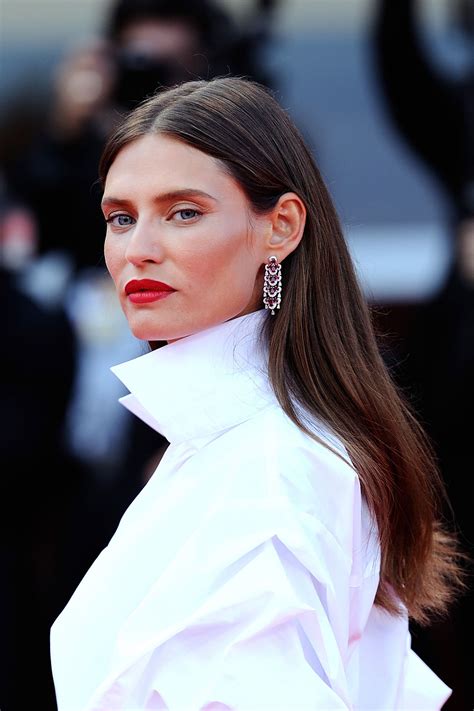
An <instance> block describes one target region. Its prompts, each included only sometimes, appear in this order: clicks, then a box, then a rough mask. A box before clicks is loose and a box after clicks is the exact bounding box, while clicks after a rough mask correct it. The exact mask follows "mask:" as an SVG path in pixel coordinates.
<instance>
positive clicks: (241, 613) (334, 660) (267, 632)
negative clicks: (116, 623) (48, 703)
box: [93, 448, 358, 711]
mask: <svg viewBox="0 0 474 711" xmlns="http://www.w3.org/2000/svg"><path fill="white" fill-rule="evenodd" d="M289 455H290V459H291V462H292V468H291V471H290V470H289V469H288V470H286V467H285V464H284V462H281V466H283V468H284V469H285V470H286V480H284V479H282V477H281V474H280V472H276V475H277V476H276V477H274V476H273V475H274V473H275V472H274V470H273V468H272V467H270V470H267V474H269V476H268V479H267V482H266V484H265V485H264V486H262V487H261V489H260V490H258V491H256V489H259V487H258V486H256V487H255V486H254V487H253V490H252V491H253V493H252V495H249V494H248V493H247V490H248V487H247V485H246V484H247V483H248V482H246V481H245V479H246V477H247V476H248V477H249V478H252V477H254V476H255V469H254V468H253V467H249V468H248V470H247V471H246V472H244V471H242V469H241V470H240V477H236V478H235V481H236V482H238V483H237V484H236V486H237V488H236V489H234V490H232V487H231V489H230V490H228V492H227V493H226V495H225V496H224V497H221V498H220V499H219V500H218V501H216V502H215V505H214V506H213V507H212V508H211V509H210V510H209V511H208V512H207V514H206V516H204V517H203V519H202V523H201V525H200V526H199V528H198V529H197V530H195V531H194V533H193V537H192V540H191V539H188V541H187V542H186V544H185V546H183V548H182V549H181V550H180V551H179V553H178V555H177V557H176V558H175V560H174V563H173V566H171V569H170V570H169V571H168V572H167V575H166V576H164V577H165V578H166V579H161V580H160V581H158V582H157V584H156V586H155V587H154V589H153V590H152V591H150V593H149V595H148V597H147V599H145V600H144V601H143V603H142V605H141V606H140V609H138V610H137V611H136V612H135V613H134V615H133V620H132V619H130V620H129V622H128V624H127V625H126V626H125V627H124V628H123V629H122V631H121V635H120V639H119V640H118V641H117V645H118V649H119V651H120V648H123V649H125V648H128V649H130V646H131V645H133V644H134V640H135V639H140V640H143V639H144V637H146V629H147V627H148V629H149V634H148V652H147V653H146V654H143V655H142V656H141V660H140V663H135V664H134V665H132V666H131V667H129V668H128V669H126V670H125V671H124V672H123V673H122V674H121V676H120V677H119V678H117V679H116V680H115V682H114V684H113V685H112V686H110V687H109V688H108V689H107V690H104V691H105V693H104V694H103V695H102V696H101V698H100V700H98V701H97V703H96V704H95V705H94V706H93V708H94V710H95V711H99V710H101V711H102V710H105V709H110V708H122V709H129V710H132V709H169V710H170V711H196V710H198V709H199V710H200V711H222V710H224V709H233V710H234V709H235V710H237V709H238V710H239V711H257V710H258V711H260V710H262V711H263V710H265V709H266V710H268V711H270V710H272V711H298V710H299V709H301V710H303V709H304V710H306V709H308V711H309V709H312V710H314V709H315V708H317V709H328V710H329V709H349V708H351V702H350V695H349V690H348V684H347V679H346V675H345V660H346V657H347V654H348V646H349V632H348V619H349V607H350V604H351V582H352V574H353V561H352V556H351V554H350V551H349V552H348V551H347V550H344V547H343V544H342V541H343V540H344V536H345V534H344V532H342V537H341V538H340V539H338V538H337V537H335V535H334V534H333V533H332V532H331V531H330V530H329V529H328V527H327V526H326V525H325V523H324V521H323V520H322V518H324V516H323V517H320V516H318V515H317V508H318V507H314V506H312V505H310V506H309V508H308V506H307V505H303V504H302V502H303V500H304V499H305V497H307V496H308V495H309V492H308V491H307V490H305V481H308V479H307V478H306V477H309V476H310V474H311V472H310V471H309V470H308V471H304V470H305V468H308V467H309V468H310V469H313V468H314V466H315V462H314V460H313V458H312V456H309V457H307V458H306V459H305V457H303V456H302V452H299V453H298V452H296V451H294V450H292V449H291V448H290V450H289ZM325 456H326V455H324V457H325ZM324 457H323V459H322V460H321V461H320V467H321V471H320V476H322V477H324V476H325V474H326V475H327V471H326V469H327V466H328V465H329V466H330V467H334V466H336V467H338V466H339V465H337V464H336V465H335V464H334V460H335V459H337V458H336V457H335V456H334V455H333V454H330V455H329V457H328V458H327V459H324ZM295 462H299V464H298V466H295ZM240 463H241V462H240ZM355 482H356V480H355V478H354V477H353V476H346V475H345V488H346V489H347V492H345V493H343V492H340V496H339V501H340V502H341V501H342V505H345V504H346V503H347V505H348V506H349V510H348V511H347V510H346V514H347V515H346V517H345V521H346V523H345V526H346V527H348V528H350V529H351V530H352V514H353V510H354V509H353V506H354V496H355V497H356V502H357V501H358V498H357V497H358V491H357V488H356V487H355ZM295 486H296V489H295V490H293V487H295ZM357 505H358V504H357ZM170 589H172V590H175V591H176V594H175V595H174V597H173V600H172V601H170V599H169V592H168V595H166V594H165V593H164V591H165V590H168V591H169V590H170ZM160 620H165V621H166V622H165V623H162V622H160ZM154 621H156V627H155V626H154ZM117 698H120V701H121V704H122V705H121V706H114V705H113V704H114V700H115V699H117Z"/></svg>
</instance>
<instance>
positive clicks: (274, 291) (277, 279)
mask: <svg viewBox="0 0 474 711" xmlns="http://www.w3.org/2000/svg"><path fill="white" fill-rule="evenodd" d="M263 303H264V304H265V308H266V309H271V311H272V316H274V315H275V309H279V308H280V303H281V264H278V259H277V258H276V257H275V255H272V256H271V257H268V263H267V264H265V279H264V283H263Z"/></svg>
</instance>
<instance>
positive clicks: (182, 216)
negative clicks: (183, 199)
mask: <svg viewBox="0 0 474 711" xmlns="http://www.w3.org/2000/svg"><path fill="white" fill-rule="evenodd" d="M200 214H201V213H200V212H199V211H198V210H193V208H191V207H185V208H183V209H182V210H177V211H176V212H175V213H174V215H173V216H176V215H179V221H180V222H183V221H187V220H192V219H194V218H195V217H197V215H200Z"/></svg>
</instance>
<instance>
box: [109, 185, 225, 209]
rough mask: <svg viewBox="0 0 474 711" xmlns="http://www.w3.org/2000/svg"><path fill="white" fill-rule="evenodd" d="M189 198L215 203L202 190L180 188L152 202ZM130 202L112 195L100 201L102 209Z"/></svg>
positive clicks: (161, 195)
mask: <svg viewBox="0 0 474 711" xmlns="http://www.w3.org/2000/svg"><path fill="white" fill-rule="evenodd" d="M191 197H201V198H205V199H207V200H213V201H214V202H217V199H216V198H215V197H213V196H212V195H209V193H206V192H204V190H198V189H197V188H180V189H177V190H170V191H168V192H166V193H161V194H160V195H157V196H156V197H155V198H154V202H158V203H159V202H169V201H170V200H176V199H178V198H191ZM130 203H131V200H127V199H123V198H119V197H113V196H112V195H110V196H107V197H104V198H103V200H102V203H101V204H102V207H106V206H107V205H129V204H130Z"/></svg>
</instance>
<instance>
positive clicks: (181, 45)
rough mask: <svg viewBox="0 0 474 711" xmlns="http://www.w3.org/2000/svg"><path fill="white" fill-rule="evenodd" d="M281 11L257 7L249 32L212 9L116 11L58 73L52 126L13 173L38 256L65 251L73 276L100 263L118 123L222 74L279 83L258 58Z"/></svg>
mask: <svg viewBox="0 0 474 711" xmlns="http://www.w3.org/2000/svg"><path fill="white" fill-rule="evenodd" d="M274 4H275V3H274V2H269V1H268V0H264V1H261V2H259V3H257V4H256V5H255V12H254V14H253V15H251V16H250V17H248V18H247V21H246V23H245V26H244V27H242V26H240V25H239V24H238V23H237V22H236V21H235V20H234V18H233V17H232V16H231V15H230V14H229V13H228V12H227V11H225V10H224V9H223V8H221V7H219V6H218V5H217V4H215V3H214V2H213V0H199V1H198V0H118V2H114V3H112V4H111V5H110V6H109V8H108V13H107V14H106V17H105V24H104V27H103V31H102V36H101V37H100V38H98V39H94V40H93V41H91V42H90V43H87V44H85V45H81V46H78V47H76V48H75V50H74V51H72V52H71V54H69V55H68V56H66V57H65V58H64V60H63V62H62V63H61V64H60V66H59V67H58V68H57V71H56V73H55V76H54V80H53V87H52V89H53V91H52V94H53V96H52V101H51V107H50V110H49V111H48V121H47V124H46V125H45V126H43V127H42V128H41V130H40V132H39V135H38V136H37V137H36V138H35V140H34V141H33V143H32V145H31V146H29V147H28V149H27V150H26V151H23V152H22V153H21V155H18V156H15V157H14V159H13V160H10V161H9V164H8V165H7V166H6V172H7V180H8V183H9V185H10V186H11V189H12V190H13V192H14V196H15V198H16V199H17V201H18V202H22V203H24V204H25V205H27V206H28V207H29V208H30V209H31V210H32V211H33V214H34V215H35V218H36V220H37V225H38V240H39V242H38V249H39V253H40V254H43V253H45V252H48V251H50V250H62V251H64V252H65V253H66V254H67V256H68V257H69V258H70V259H71V262H72V267H73V269H74V270H76V269H82V268H84V267H96V266H98V265H99V264H101V263H102V257H101V253H102V242H103V238H104V226H103V218H102V216H101V212H100V209H99V202H100V197H101V196H100V191H99V187H98V185H97V164H98V160H99V156H100V153H101V150H102V147H103V145H104V142H105V140H106V138H107V136H108V134H109V132H110V131H111V130H112V128H113V127H114V126H115V124H116V123H117V121H118V120H119V118H120V116H121V115H123V113H124V112H126V111H128V110H129V109H131V108H132V107H133V106H134V105H136V103H138V102H139V101H141V100H142V99H143V98H145V96H147V95H149V94H151V93H153V92H154V91H156V90H158V89H159V88H160V87H166V86H170V85H172V84H176V83H180V82H181V81H184V80H188V79H192V78H211V77H212V76H216V75H219V74H245V75H247V76H250V77H252V78H254V79H257V80H258V81H261V82H262V83H265V84H270V83H271V81H270V77H269V76H268V75H267V72H266V71H265V70H264V68H263V65H262V62H261V56H260V52H261V50H262V49H263V48H264V45H265V41H266V39H267V38H268V33H269V27H270V26H271V14H272V11H273V10H274ZM58 204H59V205H60V206H61V207H60V208H59V214H58ZM71 212H72V213H73V214H74V215H80V216H81V219H80V220H77V219H71ZM65 225H67V229H65Z"/></svg>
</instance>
